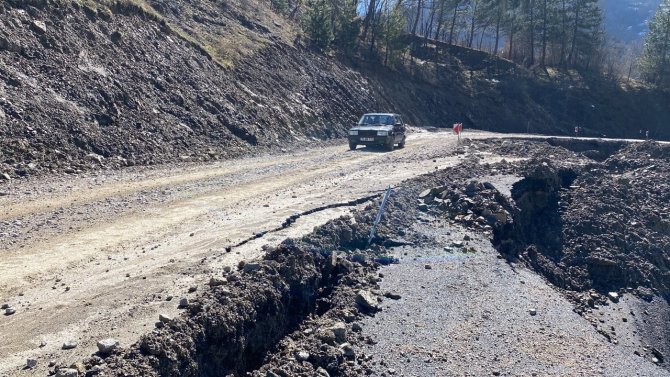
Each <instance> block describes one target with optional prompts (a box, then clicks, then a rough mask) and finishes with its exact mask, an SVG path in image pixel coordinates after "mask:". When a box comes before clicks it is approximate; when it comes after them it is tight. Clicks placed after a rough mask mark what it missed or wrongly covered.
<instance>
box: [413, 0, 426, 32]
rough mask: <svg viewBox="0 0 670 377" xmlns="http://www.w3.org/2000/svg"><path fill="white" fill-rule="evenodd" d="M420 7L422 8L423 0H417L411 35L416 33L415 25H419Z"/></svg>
mask: <svg viewBox="0 0 670 377" xmlns="http://www.w3.org/2000/svg"><path fill="white" fill-rule="evenodd" d="M421 8H423V0H419V2H418V3H417V5H416V18H415V19H414V25H413V26H412V35H416V27H417V25H419V19H420V18H421Z"/></svg>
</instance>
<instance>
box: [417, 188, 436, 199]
mask: <svg viewBox="0 0 670 377" xmlns="http://www.w3.org/2000/svg"><path fill="white" fill-rule="evenodd" d="M432 191H433V190H432V189H428V190H423V191H422V192H421V194H419V198H421V199H423V198H427V197H428V195H430V193H431V192H432Z"/></svg>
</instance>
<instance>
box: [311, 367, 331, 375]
mask: <svg viewBox="0 0 670 377" xmlns="http://www.w3.org/2000/svg"><path fill="white" fill-rule="evenodd" d="M315 377H330V374H328V371H327V370H325V369H323V368H321V367H319V368H318V369H317V370H316V374H315Z"/></svg>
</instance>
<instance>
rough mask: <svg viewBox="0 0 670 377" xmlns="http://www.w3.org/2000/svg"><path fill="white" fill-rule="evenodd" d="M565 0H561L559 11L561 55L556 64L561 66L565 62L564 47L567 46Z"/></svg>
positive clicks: (566, 10)
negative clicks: (560, 9) (560, 10)
mask: <svg viewBox="0 0 670 377" xmlns="http://www.w3.org/2000/svg"><path fill="white" fill-rule="evenodd" d="M566 1H567V0H562V12H561V57H560V59H559V62H558V65H560V66H563V65H564V64H565V49H566V47H567V38H568V35H567V33H568V15H567V13H568V9H567V6H566V5H565V2H566Z"/></svg>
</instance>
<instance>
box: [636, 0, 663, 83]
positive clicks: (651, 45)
mask: <svg viewBox="0 0 670 377" xmlns="http://www.w3.org/2000/svg"><path fill="white" fill-rule="evenodd" d="M669 65H670V0H663V2H662V3H661V5H660V6H659V8H658V11H656V15H655V16H654V18H653V19H652V20H651V21H650V22H649V33H648V34H647V36H646V37H645V43H644V53H643V54H642V58H641V59H640V71H641V73H642V78H643V79H645V80H646V81H648V82H650V83H653V84H657V85H659V86H663V87H666V88H670V67H669Z"/></svg>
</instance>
